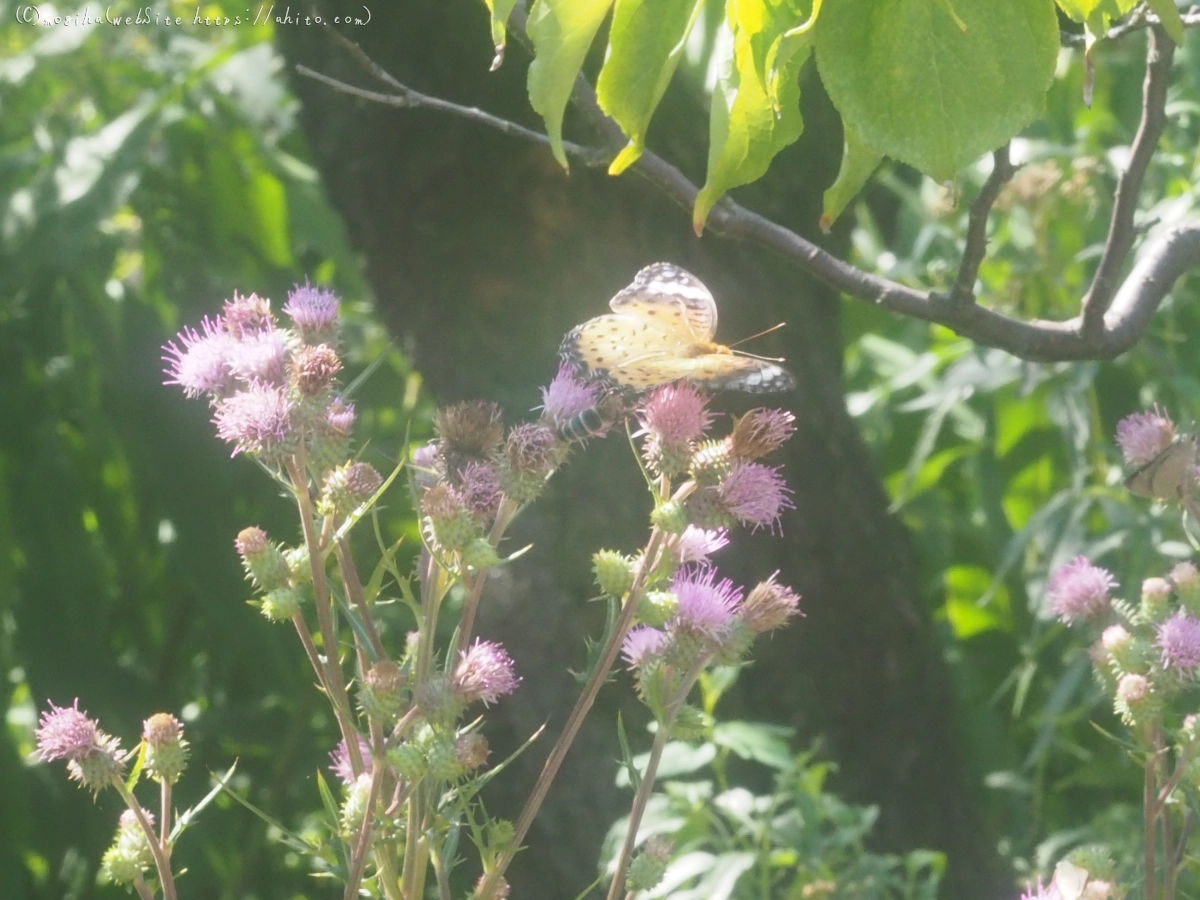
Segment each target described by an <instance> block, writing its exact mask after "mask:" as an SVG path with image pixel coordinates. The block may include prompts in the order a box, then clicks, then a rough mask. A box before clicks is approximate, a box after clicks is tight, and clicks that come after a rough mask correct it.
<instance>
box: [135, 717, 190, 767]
mask: <svg viewBox="0 0 1200 900" xmlns="http://www.w3.org/2000/svg"><path fill="white" fill-rule="evenodd" d="M142 741H143V742H144V743H145V745H146V762H145V769H146V774H147V775H149V776H150V777H151V778H153V779H154V780H155V781H157V782H159V783H160V784H174V783H175V782H176V781H178V780H179V776H180V775H182V774H183V770H184V767H185V766H186V765H187V755H188V745H187V741H185V740H184V739H183V725H182V724H180V722H179V720H178V719H176V718H175V717H174V716H173V715H171V714H170V713H155V714H154V715H152V716H151V717H150V718H148V719H147V720H146V721H145V722H144V723H142Z"/></svg>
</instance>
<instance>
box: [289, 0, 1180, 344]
mask: <svg viewBox="0 0 1200 900" xmlns="http://www.w3.org/2000/svg"><path fill="white" fill-rule="evenodd" d="M525 23H526V16H525V13H524V11H523V10H522V9H521V8H520V6H519V5H518V7H517V8H516V9H514V11H513V14H512V16H511V18H510V20H509V26H510V27H509V33H510V34H511V35H512V36H513V37H514V38H516V39H518V40H521V41H522V42H527V41H528V36H527V35H526V34H525ZM1189 23H1190V20H1189ZM1191 24H1197V23H1191ZM333 33H334V34H337V32H333ZM338 38H339V40H343V42H344V43H346V44H347V46H351V47H353V50H352V52H354V53H355V56H356V58H358V59H359V60H360V61H362V62H363V65H364V66H366V67H367V68H368V70H369V71H371V72H372V73H373V74H375V75H376V77H379V78H380V79H381V80H383V81H385V82H386V83H387V84H388V85H389V86H390V87H391V88H392V89H393V90H397V91H400V92H401V93H399V94H380V93H377V92H374V91H365V90H363V89H361V88H355V87H353V86H350V85H346V84H344V83H343V82H340V81H337V80H336V79H333V78H330V77H329V76H327V75H321V74H320V73H317V72H314V71H313V70H312V69H309V68H307V67H305V66H297V71H298V72H299V73H300V74H301V75H304V76H306V77H309V78H314V79H316V80H317V81H320V82H322V83H324V84H327V85H329V86H330V87H332V88H334V89H336V90H342V91H345V92H346V93H351V94H354V95H356V96H361V97H365V98H367V99H371V100H375V101H377V102H380V103H386V104H389V105H392V106H413V105H421V106H428V107H430V108H436V109H439V110H441V111H443V112H446V113H449V114H451V115H455V116H459V117H461V118H466V119H470V120H472V121H477V122H480V123H482V124H485V125H489V126H491V127H494V128H497V129H499V130H500V131H503V132H505V133H507V134H512V135H516V136H519V137H523V138H526V139H528V140H531V141H534V142H535V143H538V144H541V145H545V144H546V143H547V142H548V138H547V137H546V135H544V134H541V133H539V132H536V131H532V130H531V129H528V128H525V127H524V126H520V125H516V123H512V122H507V121H506V120H503V119H498V118H497V117H495V116H492V115H491V114H488V113H481V111H479V110H477V109H474V108H473V107H465V106H459V105H458V104H454V103H449V102H448V101H445V100H440V99H438V98H433V97H427V95H425V94H421V93H420V92H417V91H413V90H412V89H411V88H408V87H407V86H405V85H403V84H400V82H398V81H397V80H396V79H394V78H393V77H392V76H390V75H387V74H386V73H384V72H383V70H382V69H381V68H380V67H378V66H377V65H376V64H375V63H373V62H372V61H370V59H369V57H366V55H365V54H364V53H363V52H362V50H361V49H360V48H357V47H356V46H354V45H351V44H349V42H346V41H345V40H344V37H343V36H342V35H340V34H338ZM379 73H382V74H379ZM397 86H398V87H397ZM571 99H572V102H573V103H574V104H575V106H576V107H577V108H578V109H580V110H581V111H582V112H583V114H584V116H585V118H586V119H587V120H588V121H589V123H590V124H591V125H592V126H593V128H595V130H596V131H597V132H598V133H599V134H600V135H601V138H602V141H603V144H604V146H603V147H599V148H597V147H585V146H581V145H578V144H570V143H565V144H564V149H565V150H566V152H567V153H568V154H569V155H572V156H575V157H578V158H581V159H583V160H584V161H585V162H587V163H588V164H597V163H606V162H607V161H608V160H610V159H611V158H612V157H613V155H615V153H616V152H617V150H618V149H619V148H620V147H623V146H624V145H625V143H626V139H625V136H624V134H623V133H622V132H621V129H620V126H618V125H617V124H616V123H615V122H614V121H613V120H612V119H610V118H608V116H607V115H605V114H604V112H603V110H601V109H600V106H599V104H598V103H597V102H596V94H595V91H594V90H593V89H592V87H591V85H590V84H588V82H587V80H586V79H585V78H584V77H583V76H580V77H579V78H578V79H577V80H576V83H575V88H574V90H573V93H572V97H571ZM426 100H428V101H430V102H428V103H426V102H425V101H426ZM630 171H631V172H636V173H637V174H638V175H640V176H641V177H642V178H645V179H646V180H647V181H648V182H650V184H651V185H652V186H653V187H655V188H656V189H657V190H658V191H659V192H660V193H662V194H664V195H665V196H666V197H668V198H669V199H671V200H673V201H674V202H676V203H677V204H678V205H679V206H680V207H681V208H683V209H685V210H687V211H688V212H689V214H690V212H691V210H692V208H693V207H694V205H695V200H696V195H697V194H698V193H699V188H698V187H697V186H696V185H695V184H694V183H693V182H692V181H690V180H689V179H688V178H687V176H686V175H684V174H683V173H682V172H681V171H680V170H679V169H678V168H676V167H675V166H673V165H672V164H671V163H669V162H667V161H666V160H664V159H663V158H662V157H660V156H658V155H657V154H655V153H653V152H651V151H649V150H646V151H643V153H642V155H641V157H640V158H639V159H638V161H637V162H636V163H635V164H634V165H633V166H632V167H631V169H630ZM707 228H708V230H709V231H710V232H711V233H712V234H715V235H718V236H721V237H725V238H728V239H731V240H741V241H747V242H749V243H753V244H757V245H759V246H762V247H765V248H768V249H771V250H774V251H775V252H777V253H779V254H780V255H782V256H783V257H785V258H786V259H787V260H789V261H790V262H792V263H793V264H794V265H796V266H798V267H799V268H801V269H803V270H804V271H806V272H808V273H809V274H811V275H813V276H814V277H816V278H818V279H820V280H821V281H824V282H825V283H826V284H828V285H829V286H830V287H833V288H835V289H836V290H838V291H840V292H842V293H844V294H846V295H848V296H850V297H853V298H855V299H857V300H862V301H865V302H867V303H871V304H873V305H875V306H878V307H880V308H882V309H886V310H889V311H891V312H895V313H899V314H901V315H906V316H911V317H913V318H916V319H921V320H923V321H926V322H932V323H935V324H939V325H943V326H945V327H946V328H949V329H950V330H951V331H953V332H955V333H956V334H959V335H961V336H962V337H964V338H967V339H969V340H971V341H974V342H975V343H976V344H979V345H981V346H986V347H997V348H1000V349H1002V350H1007V351H1008V352H1009V353H1012V354H1013V355H1015V356H1018V357H1020V358H1021V359H1026V360H1031V361H1039V362H1062V361H1068V360H1083V359H1112V358H1113V357H1115V356H1119V355H1120V354H1121V353H1124V352H1125V351H1126V350H1128V349H1129V348H1130V347H1132V346H1133V345H1134V344H1136V343H1137V342H1138V340H1139V339H1140V338H1141V336H1142V334H1143V333H1144V332H1145V330H1146V327H1147V325H1148V323H1149V321H1150V319H1151V318H1152V317H1153V315H1154V313H1155V311H1157V309H1158V307H1159V305H1161V303H1162V301H1163V299H1164V298H1165V297H1166V295H1167V293H1168V292H1169V291H1170V290H1171V287H1172V286H1173V285H1174V283H1175V281H1176V279H1178V278H1179V276H1180V275H1182V274H1183V273H1184V272H1185V271H1187V270H1188V269H1189V268H1191V267H1192V266H1194V265H1195V264H1196V263H1198V262H1200V220H1197V219H1189V220H1185V221H1184V222H1181V223H1179V224H1176V225H1175V226H1173V227H1171V228H1169V229H1167V230H1166V231H1165V232H1163V233H1160V234H1159V235H1158V237H1157V238H1156V239H1155V240H1153V241H1152V242H1150V244H1149V245H1148V246H1146V247H1145V248H1143V249H1142V251H1141V252H1140V254H1139V257H1138V259H1137V261H1136V263H1135V265H1134V268H1133V270H1132V271H1131V272H1130V274H1129V275H1128V276H1127V277H1126V278H1125V280H1124V282H1123V283H1121V285H1120V287H1119V288H1118V289H1117V290H1116V293H1115V296H1112V295H1110V298H1111V300H1112V302H1111V304H1107V301H1106V305H1107V306H1108V313H1107V314H1104V313H1103V312H1100V313H1093V314H1092V315H1093V316H1094V317H1095V318H1096V319H1097V320H1099V321H1100V322H1101V327H1099V328H1097V329H1096V330H1095V331H1089V332H1088V333H1086V334H1085V333H1084V331H1083V328H1082V317H1081V316H1076V317H1074V318H1072V319H1068V320H1066V321H1060V322H1051V321H1042V320H1033V321H1024V320H1021V319H1014V318H1010V317H1009V316H1006V315H1004V314H1002V313H999V312H996V311H994V310H991V309H988V308H987V307H985V306H981V305H979V304H977V303H962V302H958V300H957V299H956V298H955V297H951V296H946V295H943V294H939V293H937V292H935V291H922V290H918V289H915V288H911V287H909V286H907V285H904V284H901V283H900V282H897V281H892V280H890V279H887V278H883V277H880V276H878V275H874V274H871V273H868V272H865V271H863V270H862V269H859V268H857V267H856V266H853V265H851V264H850V263H847V262H845V261H844V260H841V259H838V258H837V257H836V256H834V255H833V254H832V253H830V252H829V251H827V250H825V249H823V248H821V247H819V246H817V245H816V244H814V243H812V242H811V241H809V240H807V239H806V238H804V237H801V236H800V235H799V234H797V233H796V232H794V231H791V230H790V229H788V228H785V227H784V226H782V225H780V224H778V223H776V222H773V221H771V220H770V219H767V218H765V217H764V216H760V215H758V214H757V213H754V212H751V211H750V210H748V209H746V208H745V207H743V206H741V205H739V204H738V203H736V202H735V201H733V200H732V199H730V198H729V197H724V198H722V199H721V200H720V201H719V202H718V203H717V205H716V206H715V207H714V208H713V210H712V212H711V213H710V214H709V217H708V222H707ZM1131 229H1132V231H1131V235H1136V233H1137V229H1136V227H1133V226H1131ZM1125 252H1126V254H1127V253H1128V247H1126V251H1125ZM1124 255H1125V254H1122V255H1121V261H1122V262H1123V260H1124ZM1110 265H1111V264H1110ZM1116 269H1117V271H1118V272H1119V269H1120V265H1117V266H1116Z"/></svg>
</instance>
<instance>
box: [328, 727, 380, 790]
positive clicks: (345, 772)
mask: <svg viewBox="0 0 1200 900" xmlns="http://www.w3.org/2000/svg"><path fill="white" fill-rule="evenodd" d="M355 736H356V737H357V738H358V751H359V752H358V755H359V756H361V757H362V761H363V768H364V770H365V772H366V774H368V775H370V774H371V767H372V766H371V746H370V745H369V744H368V743H367V742H366V741H365V740H363V736H362V735H361V734H360V735H355ZM329 771H330V772H332V773H333V774H334V775H336V776H337V778H338V780H339V781H340V782H341V783H342V784H353V783H354V777H355V776H354V767H353V766H352V765H351V764H350V748H349V747H347V746H346V742H345V740H340V741H338V745H337V746H336V747H334V748H333V750H331V751H330V752H329Z"/></svg>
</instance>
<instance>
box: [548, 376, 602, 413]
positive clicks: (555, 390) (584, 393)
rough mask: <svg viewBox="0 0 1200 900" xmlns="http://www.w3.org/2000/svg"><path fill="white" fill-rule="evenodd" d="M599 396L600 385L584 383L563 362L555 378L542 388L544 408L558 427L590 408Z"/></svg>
mask: <svg viewBox="0 0 1200 900" xmlns="http://www.w3.org/2000/svg"><path fill="white" fill-rule="evenodd" d="M599 396H600V385H598V384H594V383H593V384H584V383H583V382H582V381H579V380H578V379H577V378H576V377H575V373H574V371H573V370H572V369H571V367H570V366H568V365H567V364H566V363H563V364H561V365H560V366H559V367H558V374H557V375H555V376H554V380H553V381H551V382H550V384H549V385H548V386H547V387H544V388H542V410H543V411H544V412H545V415H546V418H548V419H549V420H550V421H551V422H553V423H554V425H555V426H556V427H557V426H559V425H562V424H564V423H566V422H569V421H571V419H573V418H575V417H576V416H577V415H579V414H580V413H581V412H583V411H584V410H585V409H590V408H591V407H592V406H594V405H595V404H596V399H597V398H598V397H599Z"/></svg>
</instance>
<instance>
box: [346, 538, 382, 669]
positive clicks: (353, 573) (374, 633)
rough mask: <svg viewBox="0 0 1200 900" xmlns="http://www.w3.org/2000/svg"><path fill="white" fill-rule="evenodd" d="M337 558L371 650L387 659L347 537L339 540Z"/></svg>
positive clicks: (348, 593) (377, 656)
mask: <svg viewBox="0 0 1200 900" xmlns="http://www.w3.org/2000/svg"><path fill="white" fill-rule="evenodd" d="M336 552H337V560H338V568H339V569H340V570H341V572H342V585H343V586H344V587H345V589H346V596H347V597H349V598H350V600H351V601H352V602H353V603H354V606H355V608H357V609H358V614H359V616H361V617H362V620H363V625H364V627H365V628H366V629H367V638H368V639H369V640H370V641H371V650H372V651H373V652H374V654H375V659H376V661H380V660H385V659H387V658H388V655H387V651H386V650H384V649H383V641H382V640H381V639H380V637H379V631H378V630H377V629H376V628H375V618H374V616H372V615H371V610H370V607H368V606H367V598H366V596H365V595H364V594H363V588H362V581H360V580H359V577H358V570H357V569H356V568H355V567H354V557H353V556H351V555H350V543H349V541H348V540H347V539H346V538H342V539H341V540H340V541H338V542H337V550H336Z"/></svg>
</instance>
